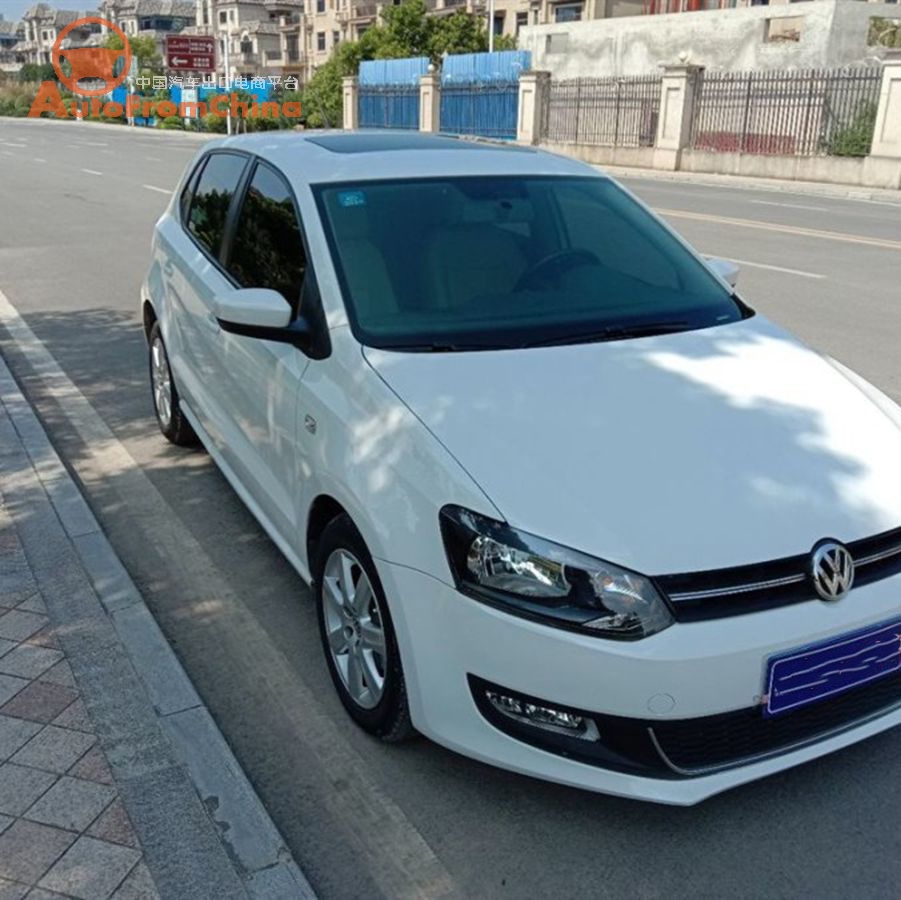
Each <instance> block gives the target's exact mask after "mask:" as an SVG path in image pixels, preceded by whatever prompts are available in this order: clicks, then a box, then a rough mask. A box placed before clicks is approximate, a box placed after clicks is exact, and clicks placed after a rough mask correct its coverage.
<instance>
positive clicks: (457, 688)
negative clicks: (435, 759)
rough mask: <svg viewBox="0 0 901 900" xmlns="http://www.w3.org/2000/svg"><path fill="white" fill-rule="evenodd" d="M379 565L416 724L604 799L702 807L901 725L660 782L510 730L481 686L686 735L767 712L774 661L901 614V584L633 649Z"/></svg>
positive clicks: (859, 729)
mask: <svg viewBox="0 0 901 900" xmlns="http://www.w3.org/2000/svg"><path fill="white" fill-rule="evenodd" d="M378 567H379V574H380V576H381V578H382V582H383V584H384V587H385V590H386V593H387V595H388V598H389V602H391V605H392V615H393V619H394V622H395V627H396V630H397V634H398V641H399V643H400V647H401V655H402V658H403V662H404V667H405V671H406V678H407V688H408V693H409V697H410V706H411V715H412V717H413V722H414V724H415V725H416V727H417V728H418V729H419V730H420V731H421V732H423V733H424V734H425V735H427V736H428V737H430V738H432V739H433V740H435V741H436V742H438V743H440V744H443V745H444V746H447V747H449V748H451V749H454V750H457V751H459V752H461V753H464V754H466V755H468V756H472V757H475V758H476V759H480V760H482V761H485V762H489V763H492V764H495V765H498V766H501V767H503V768H507V769H511V770H513V771H517V772H521V773H524V774H528V775H534V776H537V777H540V778H545V779H547V780H550V781H556V782H560V783H564V784H569V785H573V786H577V787H582V788H587V789H590V790H596V791H601V792H604V793H610V794H616V795H620V796H626V797H635V798H640V799H646V800H654V801H657V802H663V803H674V804H692V803H696V802H698V801H700V800H702V799H704V798H706V797H709V796H711V795H713V794H716V793H719V792H720V791H723V790H727V789H728V788H730V787H734V786H737V785H739V784H742V783H745V782H748V781H752V780H754V779H756V778H761V777H763V776H764V775H768V774H771V773H773V772H777V771H780V770H782V769H786V768H789V767H791V766H794V765H797V764H799V763H802V762H805V761H807V760H810V759H815V758H816V757H819V756H822V755H824V754H826V753H830V752H831V751H833V750H837V749H839V748H841V747H844V746H847V745H849V744H852V743H854V742H856V741H858V740H861V739H863V738H865V737H868V736H870V735H873V734H876V733H878V732H880V731H883V730H885V729H887V728H890V727H892V726H894V725H896V724H901V708H891V707H892V704H888V705H887V706H884V707H881V708H880V709H879V710H878V711H877V712H876V713H875V714H869V715H865V716H862V717H860V718H854V720H853V722H845V723H844V724H843V725H842V727H841V728H832V727H830V728H827V729H825V731H824V732H822V733H820V734H818V735H816V736H815V738H814V739H805V740H803V741H800V742H794V743H791V744H789V745H786V746H783V747H781V748H780V750H779V751H778V752H777V753H773V754H756V753H755V754H752V756H751V758H743V759H738V760H734V761H731V762H729V763H728V764H727V765H725V766H719V767H713V768H711V769H709V770H704V771H701V770H700V769H698V770H693V771H690V772H689V771H680V769H681V767H680V766H678V765H676V766H672V765H670V766H667V765H666V762H663V763H662V764H660V765H659V766H658V767H657V771H654V770H653V769H646V770H645V772H642V769H641V766H638V767H633V768H630V767H629V766H625V767H623V766H620V767H619V768H618V769H617V768H608V767H605V766H604V765H603V764H601V763H598V762H595V763H594V764H592V763H587V762H584V761H580V760H579V759H575V758H572V757H569V758H568V757H566V756H562V755H559V753H557V752H549V751H548V750H547V749H542V748H540V747H537V746H534V745H531V744H529V743H526V742H525V741H524V740H522V739H518V738H517V737H513V736H511V735H510V734H508V733H505V731H503V730H500V729H499V728H498V727H496V726H495V725H494V724H491V723H490V722H489V721H488V719H487V718H486V717H485V715H483V713H482V712H480V711H479V709H478V708H477V705H476V703H475V701H474V699H473V691H472V689H471V685H470V679H469V676H476V678H478V679H484V681H486V682H490V683H492V684H494V685H498V686H502V687H505V688H508V689H510V690H512V691H515V692H518V693H521V694H524V695H529V696H532V697H536V698H542V699H544V700H546V701H547V702H548V703H551V704H559V705H561V706H565V707H569V708H572V709H575V710H587V711H590V712H593V713H597V714H599V715H600V716H601V717H613V719H612V720H611V721H613V720H616V719H622V720H628V721H630V722H640V723H641V724H642V725H643V726H644V725H650V726H652V727H653V726H654V725H655V723H659V731H660V732H661V733H663V732H665V731H666V730H667V729H670V731H672V730H673V729H674V728H675V727H676V726H677V725H678V726H679V727H682V728H683V729H684V727H685V726H686V724H687V723H685V721H684V720H691V719H701V718H705V717H717V718H718V719H719V718H722V714H724V713H730V712H733V711H744V713H747V714H748V715H754V708H756V707H757V706H759V704H760V702H761V693H762V690H763V681H764V672H765V666H766V660H767V658H768V657H769V656H770V655H772V654H774V653H778V652H780V651H783V650H789V649H792V648H794V647H797V646H801V645H804V644H809V643H812V642H816V641H819V640H825V639H828V638H830V637H832V636H835V635H839V634H842V633H844V632H849V631H854V630H855V629H857V628H860V627H862V626H865V625H868V624H870V623H874V622H879V621H883V620H887V619H891V618H893V617H896V616H897V615H898V601H899V599H901V578H899V577H895V578H891V579H886V580H884V581H881V582H878V583H875V584H871V585H867V586H866V587H863V588H860V589H857V590H855V591H853V592H852V593H851V594H850V595H849V596H848V597H847V598H845V599H844V600H843V601H842V602H841V603H837V604H832V605H827V604H823V603H820V602H818V601H813V602H810V603H801V604H797V605H794V606H789V607H783V608H779V609H773V610H768V611H766V612H764V613H757V614H754V615H747V616H736V617H734V618H729V619H720V620H714V621H709V622H698V623H692V624H677V625H673V626H672V627H671V628H669V629H667V630H666V631H663V632H661V633H660V634H657V635H654V636H653V637H650V638H647V639H645V640H642V641H637V642H633V643H619V642H614V641H609V640H604V639H600V638H594V637H591V636H583V635H580V634H576V633H572V632H564V631H560V630H558V629H554V628H549V627H547V626H544V625H539V624H537V623H534V622H530V621H527V620H524V619H519V618H516V617H513V616H510V615H508V614H505V613H503V612H500V611H498V610H495V609H492V608H490V607H488V606H485V605H484V604H481V603H479V602H477V601H475V600H472V599H470V598H468V597H466V596H464V595H462V594H460V593H459V592H457V591H456V590H454V589H453V588H452V587H450V586H448V585H446V584H444V583H443V582H441V581H438V580H436V579H435V578H432V577H430V576H428V575H425V574H423V573H421V572H416V571H414V570H411V569H407V568H404V567H400V566H394V565H391V564H388V563H384V562H379V563H378ZM825 702H826V703H828V702H829V701H825ZM744 713H743V714H744ZM787 715H791V714H787ZM602 721H603V720H602ZM783 721H786V720H783ZM688 724H690V723H688ZM670 762H672V761H670Z"/></svg>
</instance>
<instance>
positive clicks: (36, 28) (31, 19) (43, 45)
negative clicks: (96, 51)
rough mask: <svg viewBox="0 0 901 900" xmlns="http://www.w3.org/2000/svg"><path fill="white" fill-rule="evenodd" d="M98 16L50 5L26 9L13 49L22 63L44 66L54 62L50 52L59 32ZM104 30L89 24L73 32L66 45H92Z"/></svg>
mask: <svg viewBox="0 0 901 900" xmlns="http://www.w3.org/2000/svg"><path fill="white" fill-rule="evenodd" d="M92 15H93V16H96V15H97V13H96V12H76V11H75V10H69V9H56V8H54V7H52V6H50V4H49V3H38V4H36V5H35V6H32V7H31V8H30V9H28V10H26V12H25V14H24V15H23V16H22V24H23V27H22V29H21V31H20V32H19V38H20V39H19V40H18V41H17V42H16V43H15V45H14V46H13V48H12V51H13V53H15V55H16V57H17V59H18V61H19V63H20V64H26V63H31V64H34V65H42V64H46V63H49V62H51V59H50V53H51V51H52V49H53V44H54V43H55V42H56V38H57V37H58V35H59V33H60V32H61V31H62V30H63V29H64V28H65V27H66V26H67V25H70V24H71V23H72V22H74V21H75V20H76V19H82V18H84V17H86V16H92ZM100 31H101V28H100V26H99V25H95V24H90V25H83V26H79V27H78V28H75V29H72V30H71V31H70V32H69V33H68V34H67V36H66V39H65V41H66V46H69V47H81V46H91V45H92V44H93V43H96V42H97V40H98V38H99V35H100Z"/></svg>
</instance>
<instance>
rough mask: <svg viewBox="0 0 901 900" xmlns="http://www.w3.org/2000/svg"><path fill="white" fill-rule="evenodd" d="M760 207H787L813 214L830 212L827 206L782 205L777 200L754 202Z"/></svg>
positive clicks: (753, 201)
mask: <svg viewBox="0 0 901 900" xmlns="http://www.w3.org/2000/svg"><path fill="white" fill-rule="evenodd" d="M751 203H756V204H757V205H758V206H785V207H787V208H788V209H809V210H811V211H812V212H829V210H828V209H827V208H826V207H825V206H806V205H805V204H803V203H780V202H778V201H776V200H752V201H751Z"/></svg>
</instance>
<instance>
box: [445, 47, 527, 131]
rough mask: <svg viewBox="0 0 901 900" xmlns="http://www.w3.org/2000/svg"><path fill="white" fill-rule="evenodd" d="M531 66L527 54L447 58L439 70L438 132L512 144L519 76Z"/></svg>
mask: <svg viewBox="0 0 901 900" xmlns="http://www.w3.org/2000/svg"><path fill="white" fill-rule="evenodd" d="M531 62H532V55H531V53H530V52H529V51H528V50H505V51H501V52H499V53H465V54H461V55H459V56H448V57H447V58H446V59H445V60H444V64H443V65H442V68H441V130H442V131H444V132H448V133H450V134H471V135H479V136H481V137H491V138H500V139H503V140H513V139H514V138H515V137H516V119H517V114H518V109H519V75H520V73H521V72H524V71H528V69H529V68H530V67H531Z"/></svg>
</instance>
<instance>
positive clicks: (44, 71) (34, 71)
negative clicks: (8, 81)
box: [19, 63, 56, 83]
mask: <svg viewBox="0 0 901 900" xmlns="http://www.w3.org/2000/svg"><path fill="white" fill-rule="evenodd" d="M19 81H21V82H23V83H30V82H40V81H56V71H55V69H54V68H53V65H52V64H51V63H25V65H24V66H22V68H21V69H19Z"/></svg>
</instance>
